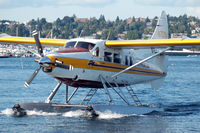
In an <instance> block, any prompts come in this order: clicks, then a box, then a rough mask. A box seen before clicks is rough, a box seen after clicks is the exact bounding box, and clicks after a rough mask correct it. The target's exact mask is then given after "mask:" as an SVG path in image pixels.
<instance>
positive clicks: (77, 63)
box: [48, 56, 166, 76]
mask: <svg viewBox="0 0 200 133" xmlns="http://www.w3.org/2000/svg"><path fill="white" fill-rule="evenodd" d="M48 57H49V58H50V59H51V61H52V62H55V59H58V60H60V61H63V63H64V64H67V65H72V66H73V67H75V68H83V69H94V70H102V71H111V72H120V71H122V69H115V68H106V67H100V66H90V65H88V63H89V60H86V59H75V58H66V57H55V56H48ZM95 64H97V65H104V66H108V67H109V66H110V67H118V68H124V69H125V68H127V66H125V65H120V64H113V63H107V62H101V61H95ZM131 70H134V71H127V72H126V73H129V74H140V75H152V76H166V74H164V73H161V72H158V71H154V70H149V69H143V68H138V67H134V68H133V69H131ZM137 71H138V72H137ZM139 71H143V72H139Z"/></svg>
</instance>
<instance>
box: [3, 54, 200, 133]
mask: <svg viewBox="0 0 200 133" xmlns="http://www.w3.org/2000/svg"><path fill="white" fill-rule="evenodd" d="M33 59H34V58H23V59H22V58H5V59H3V58H1V59H0V133H1V132H3V133H4V132H5V133H20V132H23V133H32V132H33V133H35V132H48V133H64V132H65V133H67V132H69V133H119V132H120V133H126V132H127V133H183V132H184V133H193V132H194V133H199V132H200V57H169V69H168V75H167V77H166V80H165V82H164V84H163V85H162V87H161V88H160V89H159V90H156V91H154V90H152V89H151V88H150V85H149V84H146V85H135V86H133V87H134V88H135V92H136V93H137V94H138V97H139V98H140V100H141V101H142V103H144V104H153V105H156V106H160V107H162V108H163V109H164V111H163V112H158V113H156V114H151V115H134V114H132V115H122V114H115V113H113V112H101V114H100V116H99V117H98V118H95V119H90V118H87V117H85V116H83V115H82V114H83V112H81V111H79V110H78V111H74V112H66V113H64V114H62V115H60V114H56V113H45V112H34V111H32V112H29V113H28V116H26V117H13V116H12V110H11V108H12V107H13V105H14V104H15V103H17V102H44V101H45V99H46V98H47V97H48V95H49V93H50V92H51V90H52V89H53V88H54V86H56V84H57V82H56V81H55V80H54V79H53V78H51V77H49V76H48V75H46V74H45V73H43V72H42V71H40V73H39V74H38V75H37V77H36V78H35V79H34V81H33V83H32V84H31V86H30V87H29V88H25V87H24V85H23V84H24V82H25V81H26V80H27V79H28V78H29V76H30V75H31V74H32V73H33V71H34V70H35V69H36V68H37V67H38V64H37V63H35V62H34V61H33ZM69 91H70V92H69V93H71V92H72V91H73V89H72V88H70V90H69ZM87 91H88V90H87V89H80V90H78V93H77V94H76V95H75V97H74V98H73V99H72V102H73V103H80V101H81V99H80V97H81V98H83V96H84V95H85V94H86V93H87ZM104 94H105V93H104V91H103V90H98V92H97V94H96V95H95V97H94V98H93V99H92V101H91V103H94V102H95V103H98V104H104V103H107V102H108V101H107V97H106V96H105V95H104ZM114 98H115V101H117V103H119V104H124V103H123V102H122V101H120V98H118V97H117V96H116V95H114ZM64 99H65V86H64V85H62V87H61V88H60V89H59V91H58V93H57V94H56V96H55V98H54V100H53V102H59V103H64V102H65V100H64Z"/></svg>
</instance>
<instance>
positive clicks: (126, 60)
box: [125, 56, 128, 65]
mask: <svg viewBox="0 0 200 133" xmlns="http://www.w3.org/2000/svg"><path fill="white" fill-rule="evenodd" d="M125 65H128V56H125Z"/></svg>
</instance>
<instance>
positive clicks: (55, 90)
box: [45, 82, 62, 103]
mask: <svg viewBox="0 0 200 133" xmlns="http://www.w3.org/2000/svg"><path fill="white" fill-rule="evenodd" d="M61 84H62V82H58V84H57V85H56V87H55V88H54V89H53V91H52V92H51V94H50V95H49V97H48V98H47V99H46V101H45V103H50V102H51V100H52V99H53V97H54V96H55V94H56V92H57V91H58V89H59V88H60V86H61Z"/></svg>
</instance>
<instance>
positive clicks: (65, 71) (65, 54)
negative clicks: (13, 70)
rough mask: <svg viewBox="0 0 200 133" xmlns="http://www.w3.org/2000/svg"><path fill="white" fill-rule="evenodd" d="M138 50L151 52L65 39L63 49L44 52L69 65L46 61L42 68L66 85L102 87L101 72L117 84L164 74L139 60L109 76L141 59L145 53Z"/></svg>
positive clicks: (50, 57) (122, 84)
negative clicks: (126, 69)
mask: <svg viewBox="0 0 200 133" xmlns="http://www.w3.org/2000/svg"><path fill="white" fill-rule="evenodd" d="M147 51H148V52H149V53H147ZM141 53H145V54H146V55H147V54H149V55H151V54H152V52H151V50H147V49H146V50H141V49H138V50H134V49H121V48H116V49H113V48H112V49H111V48H108V47H106V46H105V41H103V40H94V39H74V40H70V41H69V42H67V43H66V45H65V47H64V48H63V49H62V50H59V51H56V52H53V53H49V54H47V55H46V56H45V57H46V58H45V59H46V60H47V59H48V61H47V62H60V63H62V64H64V65H68V66H69V67H68V68H62V67H55V66H54V65H46V67H44V68H43V71H44V72H46V73H47V74H49V75H50V76H52V77H54V78H56V79H58V80H59V81H61V82H63V83H65V84H67V85H69V86H72V87H83V88H103V84H102V82H101V79H100V76H103V77H104V78H105V79H106V80H107V81H108V82H110V83H111V84H113V85H114V84H115V83H117V84H118V85H119V86H124V85H132V84H136V83H143V82H148V81H152V80H156V79H159V78H163V77H165V76H166V73H165V72H163V71H161V69H158V68H156V65H154V64H150V63H142V64H140V65H139V66H137V67H134V68H132V69H130V70H128V71H126V72H125V73H123V74H121V75H120V76H116V77H113V78H112V75H115V74H116V73H117V72H120V71H122V70H124V69H125V68H127V67H129V66H132V65H133V64H135V63H136V62H138V61H139V60H141V56H145V55H141ZM133 55H135V56H133ZM137 55H140V56H137Z"/></svg>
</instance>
